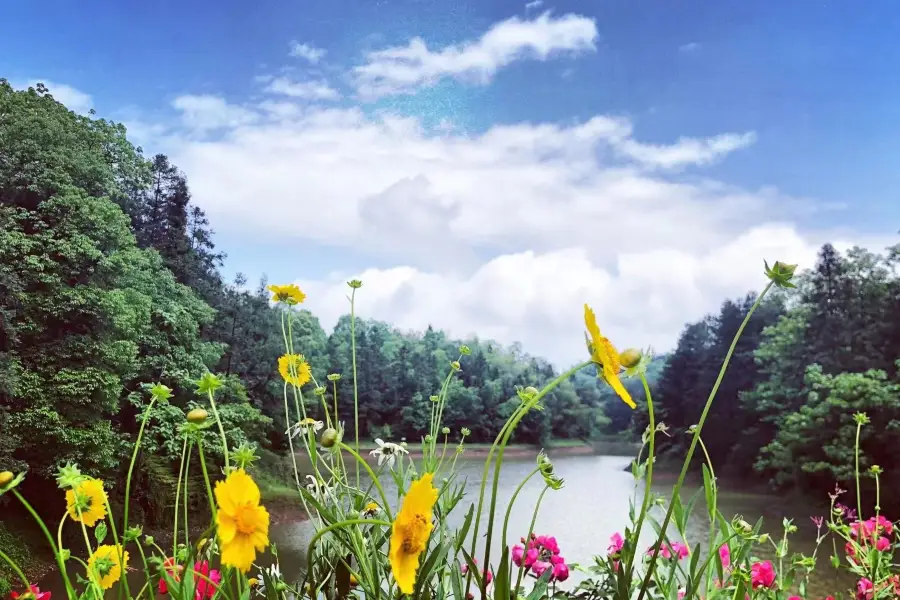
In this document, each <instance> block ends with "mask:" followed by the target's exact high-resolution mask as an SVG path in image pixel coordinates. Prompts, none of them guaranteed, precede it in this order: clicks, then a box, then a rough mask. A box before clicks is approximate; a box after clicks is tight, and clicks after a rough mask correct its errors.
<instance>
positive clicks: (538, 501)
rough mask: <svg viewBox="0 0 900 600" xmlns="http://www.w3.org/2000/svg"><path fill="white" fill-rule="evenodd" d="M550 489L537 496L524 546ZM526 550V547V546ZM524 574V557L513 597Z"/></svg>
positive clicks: (546, 488) (517, 592)
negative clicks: (545, 495)
mask: <svg viewBox="0 0 900 600" xmlns="http://www.w3.org/2000/svg"><path fill="white" fill-rule="evenodd" d="M549 489H550V486H549V485H547V486H544V489H543V490H541V495H540V496H538V500H537V502H536V503H535V505H534V512H533V513H531V525H529V526H528V535H527V536H525V540H526V544H527V543H528V540H530V539H531V534H532V533H534V524H535V523H536V522H537V516H538V511H539V510H540V509H541V502H543V501H544V494H546V493H547V490H549ZM526 549H527V546H526ZM524 574H525V557H524V556H523V557H522V564H521V565H519V575H518V576H517V577H516V587H515V589H514V590H513V597H514V598H518V597H519V595H518V594H519V586H520V585H521V584H522V575H524Z"/></svg>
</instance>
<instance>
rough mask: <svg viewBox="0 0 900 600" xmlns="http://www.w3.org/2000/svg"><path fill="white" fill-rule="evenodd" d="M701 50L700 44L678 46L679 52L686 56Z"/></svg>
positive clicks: (692, 43) (690, 43) (691, 43)
mask: <svg viewBox="0 0 900 600" xmlns="http://www.w3.org/2000/svg"><path fill="white" fill-rule="evenodd" d="M699 49H700V43H699V42H688V43H687V44H682V45H681V46H678V50H679V52H684V53H685V54H690V53H691V52H696V51H698V50H699Z"/></svg>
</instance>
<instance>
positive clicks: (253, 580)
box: [247, 577, 259, 587]
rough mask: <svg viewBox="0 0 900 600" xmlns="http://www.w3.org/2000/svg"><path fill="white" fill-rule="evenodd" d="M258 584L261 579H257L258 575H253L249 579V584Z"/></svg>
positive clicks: (251, 585)
mask: <svg viewBox="0 0 900 600" xmlns="http://www.w3.org/2000/svg"><path fill="white" fill-rule="evenodd" d="M258 584H259V579H257V578H256V577H251V578H250V579H248V580H247V585H249V586H250V587H254V586H256V585H258Z"/></svg>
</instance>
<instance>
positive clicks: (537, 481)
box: [41, 456, 851, 598]
mask: <svg viewBox="0 0 900 600" xmlns="http://www.w3.org/2000/svg"><path fill="white" fill-rule="evenodd" d="M630 461H631V458H629V457H613V456H570V457H559V458H554V460H553V462H554V466H555V472H556V473H557V474H558V475H559V476H560V477H563V478H564V479H565V481H566V485H565V487H563V489H561V490H559V491H549V492H547V494H546V495H545V496H544V501H543V504H542V506H541V511H540V513H539V515H538V518H537V522H536V525H535V531H536V532H537V533H538V534H549V535H555V536H556V538H557V540H558V541H559V544H560V548H561V550H562V554H563V556H565V558H566V560H567V561H568V562H569V563H581V564H584V565H588V564H591V562H592V557H593V555H594V554H596V553H603V552H605V550H606V546H607V545H608V543H609V537H610V536H611V535H612V534H613V533H615V532H617V531H618V532H621V531H622V530H623V529H624V527H625V525H626V524H627V520H628V504H629V498H630V497H631V495H632V494H633V493H634V480H633V479H632V477H631V473H630V472H628V471H626V470H625V469H626V468H627V467H628V465H629V464H630ZM534 465H535V463H534V459H533V458H531V459H522V460H508V461H505V462H504V468H503V471H502V472H501V476H500V488H499V489H500V492H499V497H498V502H497V509H498V517H497V518H498V519H499V523H497V524H495V532H496V533H495V539H498V538H499V537H500V532H501V528H502V518H503V515H504V513H505V510H506V506H507V504H508V501H509V499H510V497H511V496H512V493H513V491H514V490H515V488H516V486H517V485H518V484H519V483H520V482H521V481H522V479H523V478H524V477H525V476H526V475H527V474H528V473H529V472H530V471H531V470H532V469H533V468H534ZM461 466H462V471H463V475H464V476H467V496H466V498H464V499H463V500H462V501H461V502H460V504H459V505H457V507H456V509H455V510H454V513H453V515H451V518H452V519H455V524H457V525H458V524H460V523H461V522H462V520H463V518H464V516H465V512H466V511H467V510H468V507H469V504H470V503H472V502H473V501H477V495H478V482H479V481H480V477H481V470H482V468H483V466H484V462H483V461H478V460H475V459H473V460H472V461H471V462H467V463H464V464H462V465H461ZM388 479H389V478H388ZM674 480H675V476H673V475H671V474H662V475H659V476H658V477H657V482H656V484H655V485H654V488H655V489H656V491H657V492H658V493H660V494H667V493H670V491H671V486H672V484H673V483H674ZM722 487H723V491H722V492H721V493H720V495H719V505H720V510H721V511H722V513H723V514H725V515H726V516H727V517H729V518H730V517H731V516H732V515H735V514H740V515H743V517H744V518H745V519H746V520H747V521H749V522H751V523H754V522H755V521H756V520H757V519H758V518H759V517H763V518H764V519H765V523H766V524H767V525H766V526H765V527H764V531H767V532H769V533H770V534H771V535H774V536H778V535H780V533H781V531H780V527H781V525H780V523H781V518H782V517H783V516H787V517H788V518H795V523H796V524H797V525H798V527H799V528H800V530H799V532H798V533H796V534H794V535H793V536H792V537H791V541H792V546H791V550H792V551H801V552H804V553H805V554H811V553H812V551H813V549H814V544H815V530H814V528H813V526H812V524H811V522H810V520H809V514H810V510H811V508H810V507H809V506H808V504H807V505H798V504H793V505H792V504H791V503H790V502H786V501H784V500H783V499H780V498H778V497H776V496H774V495H771V494H765V493H754V492H747V491H741V490H739V489H736V488H735V486H734V484H733V483H729V484H725V483H723V484H722ZM685 488H686V489H685V490H684V497H685V500H686V499H687V498H688V497H690V495H691V494H692V493H693V492H694V491H695V490H696V489H697V488H696V485H695V484H691V485H686V486H685ZM542 489H543V480H542V479H541V478H540V476H539V475H538V476H535V477H534V478H532V480H531V481H530V482H529V483H528V484H527V485H526V486H525V487H524V488H523V490H522V492H521V493H520V494H519V497H518V499H517V501H516V505H515V507H514V508H513V511H512V516H511V519H510V526H509V543H511V544H512V543H515V541H516V540H518V538H520V537H522V536H524V535H526V534H527V532H528V526H529V524H530V521H531V515H532V510H533V507H534V504H535V502H536V501H537V498H538V495H539V494H540V492H541V490H542ZM386 492H387V495H388V497H389V498H394V497H395V494H394V493H393V492H394V490H391V489H386ZM698 504H699V505H698V507H697V510H696V512H697V513H698V515H697V517H695V518H694V519H692V521H691V522H690V524H689V527H688V532H687V538H688V542H690V544H691V546H692V547H693V545H694V544H696V543H698V542H699V543H701V544H702V545H703V546H705V545H706V539H707V535H708V523H707V522H705V521H704V520H703V519H702V518H701V516H702V515H701V514H699V513H701V511H702V512H705V507H704V506H703V505H702V502H701V503H698ZM659 518H660V519H661V518H662V514H660V515H659ZM483 523H484V520H483ZM483 527H484V525H482V531H484V529H483ZM651 531H652V529H650V527H646V528H645V532H644V534H643V535H642V538H643V539H642V546H649V545H650V544H651V543H652V542H653V541H654V539H653V538H652V535H651V534H650V532H651ZM670 531H671V529H670ZM270 533H271V538H272V541H273V542H275V543H276V544H277V546H278V554H279V559H280V563H281V569H282V572H283V573H284V574H285V576H286V577H288V578H296V577H299V576H300V573H301V570H302V569H304V568H305V565H306V548H307V546H308V544H309V540H310V538H311V536H312V534H313V530H312V525H311V524H310V523H309V522H308V521H298V522H288V523H280V524H278V525H277V526H274V527H273V528H272V529H271V532H270ZM673 537H674V536H673ZM482 544H483V542H482ZM500 544H501V542H500V541H499V540H498V541H497V543H496V544H495V547H494V548H493V549H492V551H491V553H492V562H494V561H495V560H496V558H497V557H499V547H500ZM823 550H824V553H820V556H819V558H818V570H817V573H816V575H815V577H814V581H813V582H811V585H810V589H809V597H810V598H817V597H819V598H821V597H824V596H825V595H826V594H828V593H833V592H836V591H839V590H841V589H846V588H848V587H850V585H851V582H850V581H849V580H848V579H847V578H846V577H845V576H838V575H837V574H836V572H835V571H834V570H833V569H832V568H831V566H830V565H829V564H828V554H827V549H823ZM483 552H484V550H483V547H479V549H478V552H477V556H478V557H479V558H481V557H482V555H483ZM132 554H133V553H132ZM760 555H761V556H762V557H764V558H772V557H773V556H772V555H773V552H772V551H771V548H768V549H766V550H763V549H761V551H760ZM136 558H137V557H136V556H132V561H134V560H135V559H136ZM136 564H137V563H136V562H132V565H136ZM580 577H581V576H580V574H579V573H577V572H573V574H572V578H571V579H570V581H569V582H567V583H568V585H572V584H574V582H577V581H578V580H579V579H580ZM133 578H134V583H133V584H132V586H134V585H135V584H137V582H138V581H139V580H140V575H138V574H137V573H134V574H133ZM41 587H42V589H51V590H52V591H53V592H55V593H56V592H57V591H58V593H59V596H60V597H62V596H64V595H65V592H64V589H63V588H62V585H61V581H60V578H59V575H58V574H56V573H53V574H51V575H49V576H48V577H47V578H45V579H44V580H43V581H42V582H41Z"/></svg>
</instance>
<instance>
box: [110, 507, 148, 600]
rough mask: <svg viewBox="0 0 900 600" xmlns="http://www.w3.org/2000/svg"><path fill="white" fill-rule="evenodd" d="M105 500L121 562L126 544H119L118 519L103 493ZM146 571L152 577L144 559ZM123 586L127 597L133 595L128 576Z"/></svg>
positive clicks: (123, 533) (124, 579)
mask: <svg viewBox="0 0 900 600" xmlns="http://www.w3.org/2000/svg"><path fill="white" fill-rule="evenodd" d="M103 501H104V503H105V504H106V514H108V515H109V530H110V531H111V532H112V537H113V543H114V544H115V545H116V548H118V549H119V563H120V564H121V562H122V559H123V558H124V552H125V544H124V543H122V544H119V532H118V531H116V520H115V519H114V518H113V516H112V506H110V505H109V496H107V495H106V494H103ZM125 533H126V532H124V531H123V532H122V535H125ZM144 573H146V574H147V577H150V573H149V572H148V569H147V561H146V560H145V561H144ZM122 583H123V586H124V589H125V596H126V597H127V598H130V597H131V590H130V589H129V588H128V581H127V579H126V578H123V581H122Z"/></svg>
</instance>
